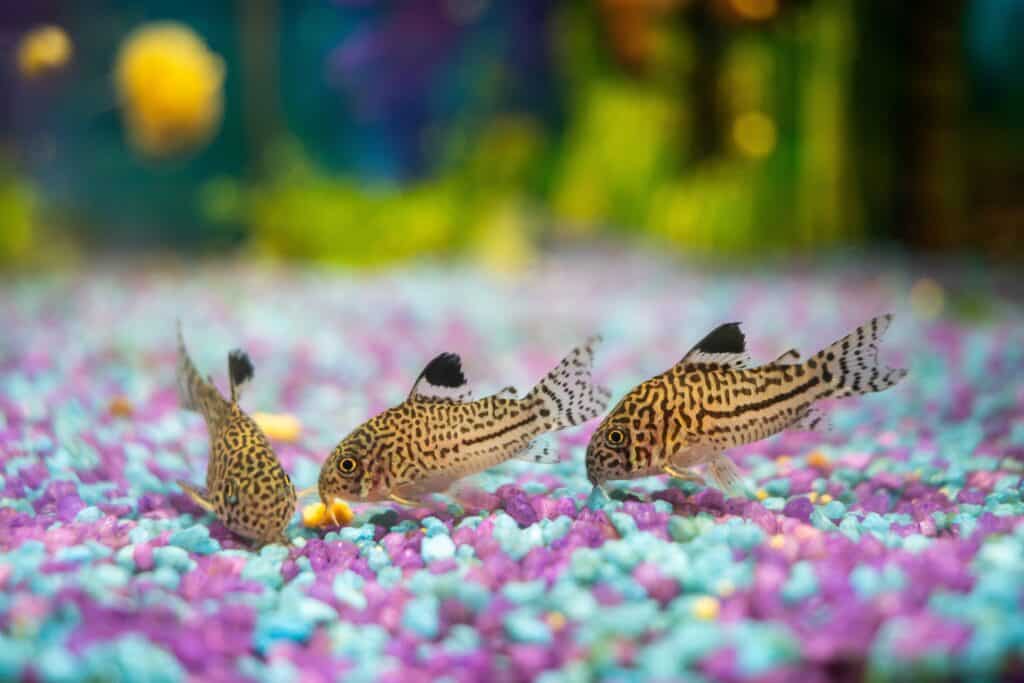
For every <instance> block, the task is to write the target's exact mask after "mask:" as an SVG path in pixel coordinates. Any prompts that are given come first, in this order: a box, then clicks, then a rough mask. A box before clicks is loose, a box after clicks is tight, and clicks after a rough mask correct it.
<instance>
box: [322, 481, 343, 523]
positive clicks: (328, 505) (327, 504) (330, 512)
mask: <svg viewBox="0 0 1024 683" xmlns="http://www.w3.org/2000/svg"><path fill="white" fill-rule="evenodd" d="M336 500H341V499H340V498H338V497H337V496H328V495H327V494H326V493H325V492H324V490H323V489H320V502H321V503H323V504H324V508H325V509H326V510H327V516H328V517H329V518H330V520H331V522H333V523H334V526H341V524H340V523H339V522H338V518H337V517H335V516H334V501H336Z"/></svg>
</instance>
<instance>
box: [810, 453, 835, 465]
mask: <svg viewBox="0 0 1024 683" xmlns="http://www.w3.org/2000/svg"><path fill="white" fill-rule="evenodd" d="M807 464H808V465H810V466H811V467H817V468H819V469H822V468H825V467H828V466H829V465H830V464H831V463H830V462H829V459H828V456H827V455H825V454H824V453H822V452H821V451H814V452H813V453H811V454H810V455H808V456H807Z"/></svg>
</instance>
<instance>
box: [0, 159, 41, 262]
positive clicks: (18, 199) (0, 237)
mask: <svg viewBox="0 0 1024 683" xmlns="http://www.w3.org/2000/svg"><path fill="white" fill-rule="evenodd" d="M36 209H37V199H36V193H35V191H34V190H33V189H32V187H31V185H29V183H28V182H26V181H25V180H24V179H22V178H21V177H19V176H18V175H16V174H15V173H14V171H13V170H12V169H11V168H10V167H8V166H7V165H5V164H3V163H0V226H3V227H2V229H0V265H21V264H23V263H24V262H25V260H26V259H28V258H29V257H30V256H31V254H32V253H33V247H34V246H35V236H36V227H35V226H36V212H37V211H36Z"/></svg>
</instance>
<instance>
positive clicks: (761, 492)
mask: <svg viewBox="0 0 1024 683" xmlns="http://www.w3.org/2000/svg"><path fill="white" fill-rule="evenodd" d="M754 495H756V496H757V499H758V500H764V499H765V498H767V497H768V492H767V491H765V490H764V489H758V490H757V493H756V494H754Z"/></svg>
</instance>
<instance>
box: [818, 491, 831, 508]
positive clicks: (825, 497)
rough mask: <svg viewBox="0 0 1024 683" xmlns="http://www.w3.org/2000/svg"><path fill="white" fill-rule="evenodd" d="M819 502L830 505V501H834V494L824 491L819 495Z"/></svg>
mask: <svg viewBox="0 0 1024 683" xmlns="http://www.w3.org/2000/svg"><path fill="white" fill-rule="evenodd" d="M818 502H819V503H821V504H822V505H828V504H829V503H831V502H832V496H830V495H828V494H827V493H823V494H821V495H820V496H819V497H818Z"/></svg>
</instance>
